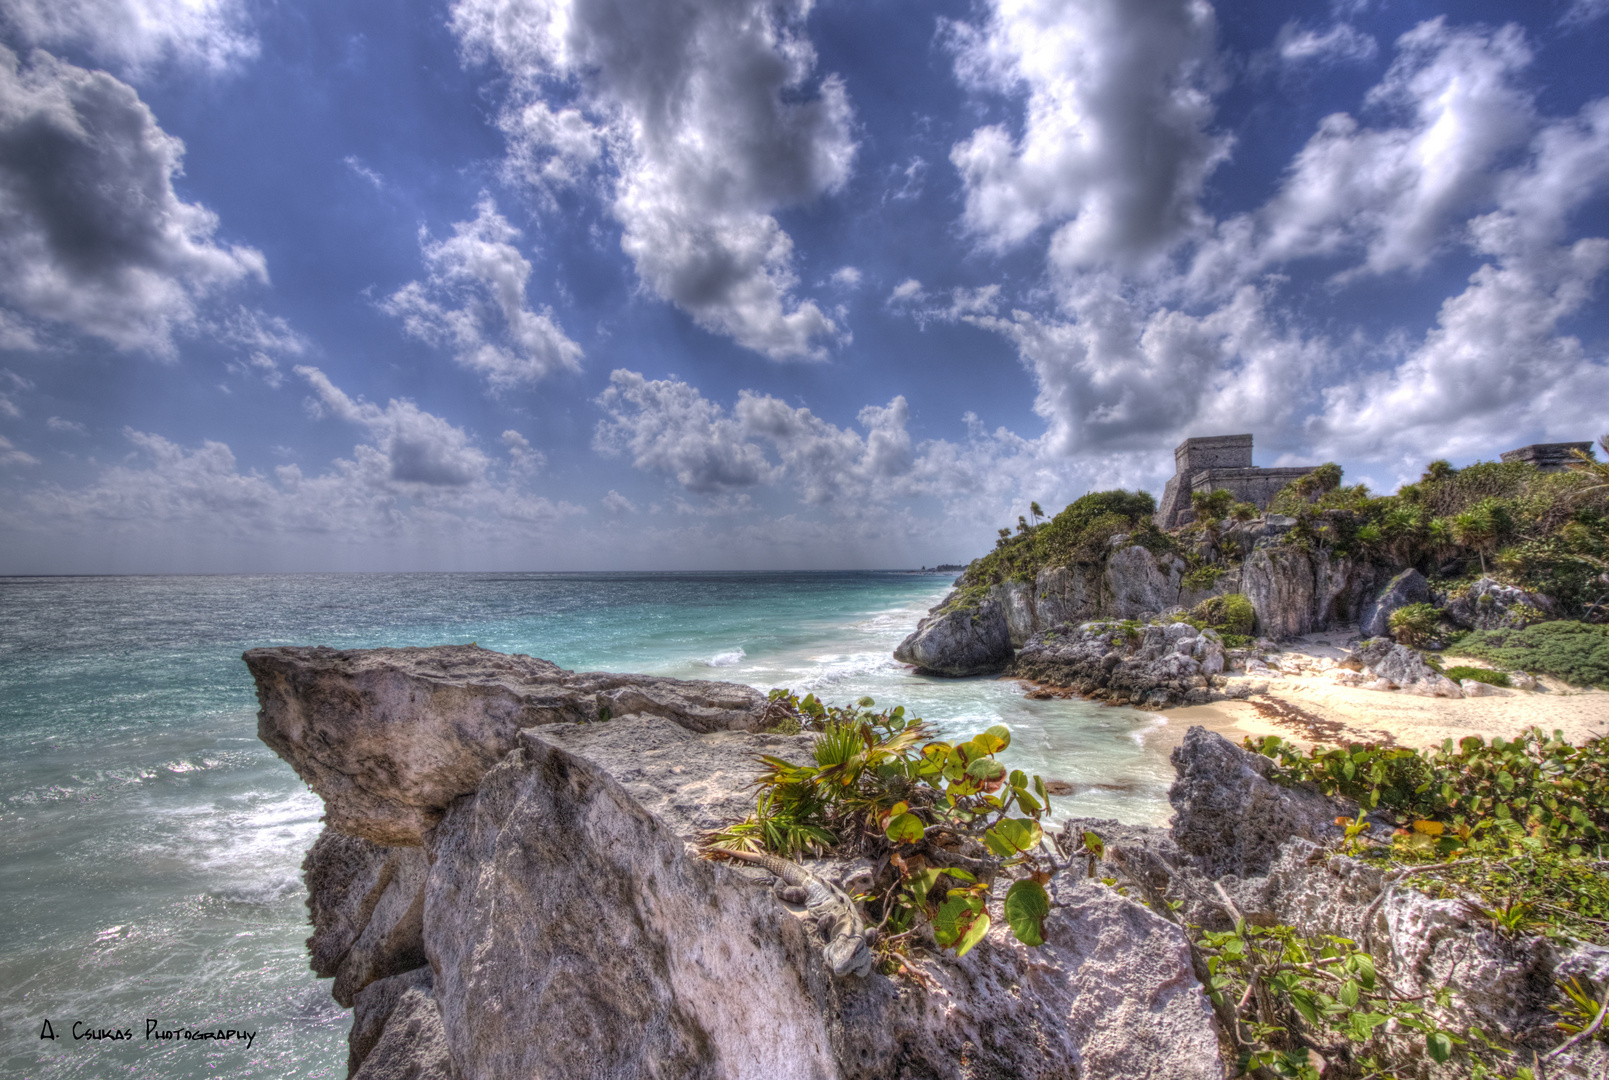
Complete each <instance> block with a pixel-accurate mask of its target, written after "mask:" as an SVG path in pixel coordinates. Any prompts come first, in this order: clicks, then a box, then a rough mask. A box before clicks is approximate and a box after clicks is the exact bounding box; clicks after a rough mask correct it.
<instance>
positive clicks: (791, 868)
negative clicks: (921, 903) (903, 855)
mask: <svg viewBox="0 0 1609 1080" xmlns="http://www.w3.org/2000/svg"><path fill="white" fill-rule="evenodd" d="M720 854H722V855H726V856H729V857H730V858H733V859H741V860H743V861H744V862H748V863H753V864H754V865H756V866H759V867H762V868H764V869H765V870H769V871H770V872H771V873H772V874H773V875H775V876H776V878H777V883H776V884H775V885H774V886H772V891H773V892H775V893H776V894H777V897H778V898H779V899H782V900H786V901H787V902H788V903H790V904H803V905H804V907H805V910H806V911H808V912H809V913H810V916H811V917H812V918H813V919H815V920H816V928H817V929H818V930H820V931H821V936H822V937H823V938H825V939H826V940H827V947H826V948H825V949H823V950H822V957H823V958H824V959H825V960H826V961H827V966H828V967H829V968H831V969H832V973H833V974H834V975H837V976H840V977H841V976H845V975H859V976H861V977H865V976H866V975H869V974H871V970H872V963H873V958H872V951H871V949H870V948H869V947H868V946H869V945H870V944H871V941H872V940H874V939H875V937H876V933H877V932H876V931H875V930H868V929H866V921H865V920H864V919H862V918H861V917H860V909H859V908H858V907H856V906H855V901H854V900H852V899H851V898H850V896H849V894H848V893H846V892H844V890H843V889H841V888H839V887H838V886H837V885H834V884H833V883H832V882H830V881H827V880H826V879H824V878H821V877H818V876H817V875H815V874H812V873H811V872H810V871H808V870H806V869H805V868H804V867H802V866H800V865H799V864H798V863H793V862H789V861H788V860H787V859H779V858H778V857H777V856H775V855H759V854H755V853H754V852H752V851H729V850H726V849H724V848H723V849H721V850H720Z"/></svg>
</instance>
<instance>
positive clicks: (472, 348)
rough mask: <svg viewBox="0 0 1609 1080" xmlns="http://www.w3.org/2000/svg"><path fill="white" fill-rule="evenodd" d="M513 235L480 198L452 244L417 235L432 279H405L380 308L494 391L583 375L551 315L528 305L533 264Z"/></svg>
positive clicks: (577, 353) (575, 350)
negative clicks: (571, 373) (557, 375)
mask: <svg viewBox="0 0 1609 1080" xmlns="http://www.w3.org/2000/svg"><path fill="white" fill-rule="evenodd" d="M519 236H520V231H519V230H518V229H516V228H514V226H512V225H510V224H509V222H508V220H507V219H506V218H504V217H503V215H502V214H499V213H498V212H497V205H496V203H494V202H493V201H492V199H491V198H490V197H482V199H481V201H480V203H479V204H478V205H477V206H476V216H475V219H474V220H473V221H460V222H458V223H457V224H456V225H454V226H453V235H452V236H451V237H450V238H448V239H446V240H440V241H435V240H432V239H431V238H430V234H429V233H428V232H426V231H425V230H423V229H421V230H420V232H419V244H420V248H421V249H422V250H423V253H424V260H425V266H426V268H427V269H428V270H429V272H430V277H429V278H428V279H427V280H425V281H410V282H409V283H408V284H406V285H404V286H403V287H402V288H400V289H398V290H397V291H396V292H395V293H393V294H391V296H390V297H389V298H387V299H386V300H385V301H384V302H383V303H382V305H381V307H382V308H383V309H384V310H385V311H386V312H388V313H389V314H391V315H395V316H396V317H397V318H399V319H401V320H402V327H403V330H404V331H405V332H406V333H408V334H409V335H410V336H412V337H416V338H418V339H420V340H421V341H425V342H428V343H430V344H432V345H436V346H440V347H443V348H448V349H451V350H452V351H453V356H454V359H456V360H457V361H458V363H459V364H462V365H463V366H464V367H466V368H468V369H470V370H471V371H474V372H476V373H478V374H480V375H482V376H483V377H485V379H486V381H487V382H488V383H489V384H490V385H491V386H492V388H493V389H496V390H506V389H509V388H511V387H515V386H519V385H521V384H523V383H533V382H536V381H538V380H539V379H543V378H546V377H547V376H549V375H553V374H555V373H557V372H560V371H580V370H581V346H579V345H577V344H576V343H575V342H574V341H571V340H570V338H568V337H567V336H565V333H564V331H563V330H561V329H560V328H559V325H558V323H556V322H555V321H554V319H553V309H552V308H549V307H543V308H541V309H539V310H536V309H532V308H531V307H530V306H529V305H528V304H527V302H526V296H525V286H526V283H527V282H528V281H529V280H530V277H531V263H530V261H529V260H527V259H526V258H525V256H523V255H521V254H520V251H519V249H518V248H517V247H515V246H514V243H513V241H515V240H517V239H519Z"/></svg>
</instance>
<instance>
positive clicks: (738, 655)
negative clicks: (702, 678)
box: [703, 645, 749, 667]
mask: <svg viewBox="0 0 1609 1080" xmlns="http://www.w3.org/2000/svg"><path fill="white" fill-rule="evenodd" d="M748 655H749V654H748V653H746V652H744V651H743V646H741V645H739V646H738V647H737V648H735V649H732V650H730V651H728V652H721V653H716V654H715V655H714V656H712V657H710V658H709V659H708V660H705V661H703V663H704V666H705V667H731V666H732V665H733V664H740V663H742V662H743V661H744V660H745V659H746V658H747V657H748Z"/></svg>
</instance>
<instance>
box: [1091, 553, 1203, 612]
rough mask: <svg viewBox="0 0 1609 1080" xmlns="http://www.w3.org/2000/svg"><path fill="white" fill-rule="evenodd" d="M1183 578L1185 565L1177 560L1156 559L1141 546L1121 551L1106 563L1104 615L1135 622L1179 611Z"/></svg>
mask: <svg viewBox="0 0 1609 1080" xmlns="http://www.w3.org/2000/svg"><path fill="white" fill-rule="evenodd" d="M1183 576H1184V562H1183V561H1182V560H1180V559H1179V558H1177V557H1175V556H1171V555H1167V556H1161V557H1158V556H1154V555H1152V554H1151V553H1150V552H1149V551H1147V550H1146V549H1145V548H1144V547H1141V546H1140V545H1139V544H1132V545H1130V546H1128V547H1124V548H1118V549H1116V550H1114V551H1113V552H1112V554H1111V555H1110V556H1109V557H1108V558H1107V560H1106V570H1105V573H1104V575H1103V577H1102V586H1103V588H1102V595H1101V613H1102V614H1103V615H1105V616H1106V617H1107V618H1113V619H1132V618H1135V617H1137V616H1140V615H1143V614H1151V615H1155V614H1158V613H1159V612H1163V611H1167V610H1168V609H1170V608H1173V607H1177V606H1178V603H1179V582H1180V579H1181V578H1183Z"/></svg>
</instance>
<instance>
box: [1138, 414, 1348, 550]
mask: <svg viewBox="0 0 1609 1080" xmlns="http://www.w3.org/2000/svg"><path fill="white" fill-rule="evenodd" d="M1173 462H1174V465H1175V467H1176V472H1175V475H1174V476H1173V477H1172V478H1171V479H1170V480H1169V481H1168V486H1167V487H1166V488H1164V489H1163V491H1162V506H1161V507H1160V508H1159V509H1158V510H1157V513H1156V523H1157V526H1158V527H1159V528H1163V529H1173V528H1177V527H1178V526H1180V525H1188V524H1189V523H1190V522H1192V521H1194V520H1195V513H1194V511H1192V510H1191V509H1190V496H1191V495H1193V494H1195V493H1196V492H1198V491H1199V492H1209V491H1219V490H1227V491H1229V492H1231V493H1232V494H1233V495H1234V496H1235V501H1236V502H1249V503H1252V504H1253V505H1255V506H1256V507H1257V509H1259V510H1266V509H1267V508H1268V504H1269V502H1270V501H1271V500H1272V499H1273V497H1274V496H1275V495H1276V494H1278V493H1279V489H1280V488H1282V487H1284V486H1285V485H1286V484H1288V483H1290V482H1291V481H1292V480H1295V479H1296V478H1297V477H1299V476H1306V475H1307V474H1308V473H1310V472H1312V471H1313V470H1314V469H1315V468H1317V467H1318V466H1316V465H1297V466H1293V467H1289V468H1282V469H1260V468H1258V467H1257V466H1255V465H1253V464H1252V463H1251V436H1250V435H1209V436H1206V437H1204V438H1199V439H1186V440H1184V442H1182V443H1180V444H1179V445H1178V447H1177V448H1175V449H1174V451H1173Z"/></svg>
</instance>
